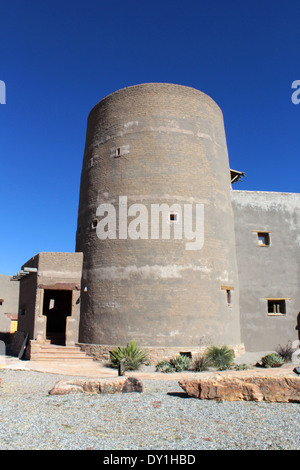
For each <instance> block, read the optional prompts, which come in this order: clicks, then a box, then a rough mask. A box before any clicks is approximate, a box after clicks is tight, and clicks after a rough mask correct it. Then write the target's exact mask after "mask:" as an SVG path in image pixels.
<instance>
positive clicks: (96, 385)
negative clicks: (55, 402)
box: [49, 377, 143, 395]
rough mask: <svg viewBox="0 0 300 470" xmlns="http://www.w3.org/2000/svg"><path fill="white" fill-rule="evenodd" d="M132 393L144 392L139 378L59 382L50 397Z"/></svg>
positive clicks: (51, 391)
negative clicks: (69, 394)
mask: <svg viewBox="0 0 300 470" xmlns="http://www.w3.org/2000/svg"><path fill="white" fill-rule="evenodd" d="M83 392H86V393H101V394H111V393H132V392H137V393H141V392H143V384H142V381H141V380H140V379H139V378H137V377H120V378H117V379H115V380H109V381H108V380H105V379H74V380H68V381H65V380H59V381H58V382H56V384H55V385H54V387H53V388H52V389H51V390H50V392H49V395H66V394H68V393H83Z"/></svg>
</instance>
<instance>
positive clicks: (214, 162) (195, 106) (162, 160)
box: [14, 83, 300, 360]
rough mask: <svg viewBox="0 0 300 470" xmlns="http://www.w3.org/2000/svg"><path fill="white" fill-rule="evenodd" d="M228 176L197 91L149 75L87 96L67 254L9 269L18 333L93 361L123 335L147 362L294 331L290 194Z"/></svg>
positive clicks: (270, 344)
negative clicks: (71, 348) (239, 187)
mask: <svg viewBox="0 0 300 470" xmlns="http://www.w3.org/2000/svg"><path fill="white" fill-rule="evenodd" d="M241 176H243V173H241V172H239V171H234V170H231V169H230V166H229V159H228V152H227V145H226V136H225V130H224V123H223V115H222V112H221V110H220V108H219V107H218V105H217V104H216V103H215V102H214V101H213V100H212V99H211V98H210V97H208V96H207V95H205V94H204V93H202V92H200V91H198V90H195V89H192V88H189V87H184V86H180V85H173V84H164V83H149V84H142V85H137V86H133V87H128V88H124V89H122V90H119V91H117V92H115V93H112V94H111V95H109V96H107V97H106V98H104V99H103V100H101V101H100V102H99V103H98V104H97V105H96V106H95V107H94V108H93V109H92V111H91V112H90V114H89V117H88V122H87V134H86V143H85V150H84V156H83V165H82V173H81V185H80V196H79V208H78V224H77V233H76V250H75V251H76V252H75V253H48V254H47V253H40V254H39V255H37V256H35V257H34V258H32V260H30V261H29V262H27V263H25V265H24V266H23V267H22V270H21V272H20V273H18V274H17V275H16V276H15V277H14V278H15V279H17V280H20V302H19V304H20V305H19V323H18V334H19V335H21V336H22V335H23V337H24V336H25V334H28V337H29V345H30V347H34V346H35V345H36V342H38V343H39V344H42V343H43V342H44V341H46V340H47V341H51V342H52V343H56V344H61V345H69V344H72V345H74V344H78V345H80V347H81V348H82V349H84V350H85V351H87V352H88V353H90V354H93V355H95V356H96V357H97V358H100V359H107V358H108V357H109V351H110V350H111V349H112V348H114V347H115V346H120V345H126V344H127V343H128V342H129V341H132V340H135V341H137V343H138V345H139V346H140V347H143V348H144V349H146V350H147V351H148V352H149V354H150V357H151V358H152V359H154V360H158V359H161V358H167V357H170V356H172V355H173V354H178V353H185V354H189V355H193V354H195V353H197V352H198V351H200V350H202V349H203V348H204V347H205V346H207V345H210V344H214V345H223V344H226V345H228V346H231V347H233V348H234V350H235V352H236V354H237V355H238V354H241V353H242V352H243V351H244V350H245V349H246V350H248V351H259V350H264V351H265V350H270V349H271V350H272V349H274V348H275V347H276V346H277V345H278V344H279V343H281V344H286V343H287V342H288V341H289V340H290V341H294V340H296V339H298V337H299V310H300V294H299V285H300V282H299V281H300V255H299V243H300V195H299V194H282V193H268V192H249V191H234V190H233V189H232V185H233V183H234V182H236V181H237V180H238V179H239V178H240V177H241ZM154 209H158V218H156V219H155V223H156V224H157V223H158V229H157V230H156V228H157V227H156V225H155V224H154V222H153V219H152V215H153V214H154ZM189 211H190V212H189ZM156 215H157V213H156ZM150 216H151V217H150ZM124 221H125V222H124ZM191 221H192V224H190V226H189V231H188V230H187V232H188V235H187V233H186V229H187V227H188V223H190V222H191ZM124 224H125V225H124ZM147 224H148V225H147ZM163 224H164V225H163ZM105 226H106V227H105ZM153 227H154V228H155V230H154V228H153ZM195 227H196V229H195ZM164 228H165V229H166V228H168V230H169V234H168V235H169V236H166V233H164ZM197 230H198V231H199V233H198V232H197ZM192 235H193V236H194V239H193V238H192ZM198 236H199V239H198ZM196 242H197V244H196V245H194V246H193V243H196ZM29 350H30V348H29Z"/></svg>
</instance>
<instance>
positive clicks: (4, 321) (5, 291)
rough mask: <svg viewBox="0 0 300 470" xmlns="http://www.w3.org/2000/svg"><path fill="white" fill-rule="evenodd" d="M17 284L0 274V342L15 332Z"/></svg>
mask: <svg viewBox="0 0 300 470" xmlns="http://www.w3.org/2000/svg"><path fill="white" fill-rule="evenodd" d="M18 307H19V284H18V283H15V282H10V276H5V275H3V274H0V340H2V341H3V340H4V339H5V340H7V338H8V337H9V335H11V334H13V333H14V332H15V331H16V330H17V322H18Z"/></svg>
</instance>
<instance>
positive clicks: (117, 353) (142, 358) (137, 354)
mask: <svg viewBox="0 0 300 470" xmlns="http://www.w3.org/2000/svg"><path fill="white" fill-rule="evenodd" d="M121 359H125V370H137V369H139V368H140V367H141V366H142V365H143V364H145V363H146V362H147V361H148V356H147V353H146V352H145V351H143V350H142V349H139V348H138V347H137V344H136V342H135V341H132V342H130V343H128V344H127V346H125V347H117V348H115V349H114V350H113V351H110V361H111V367H115V368H117V367H119V364H120V361H121Z"/></svg>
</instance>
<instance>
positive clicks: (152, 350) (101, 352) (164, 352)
mask: <svg viewBox="0 0 300 470" xmlns="http://www.w3.org/2000/svg"><path fill="white" fill-rule="evenodd" d="M76 346H79V347H80V348H81V350H82V351H84V352H85V353H86V354H87V355H89V356H92V357H93V358H94V359H95V360H97V361H101V362H109V361H110V355H109V351H112V350H113V349H115V348H116V346H115V345H105V344H104V345H103V344H86V343H77V344H76ZM139 347H140V348H141V349H143V350H144V351H146V352H147V353H148V358H149V361H150V362H151V364H152V365H156V364H157V363H158V362H160V361H163V360H169V359H171V358H172V357H174V356H177V355H178V354H186V355H189V356H191V357H192V359H194V358H195V357H197V356H198V355H200V354H203V353H204V351H205V350H206V349H207V346H198V347H191V346H178V347H176V348H161V347H158V346H153V347H151V346H139ZM228 347H229V348H231V349H233V350H234V354H235V357H240V356H241V355H242V354H244V353H245V346H244V344H238V345H229V346H228Z"/></svg>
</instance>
